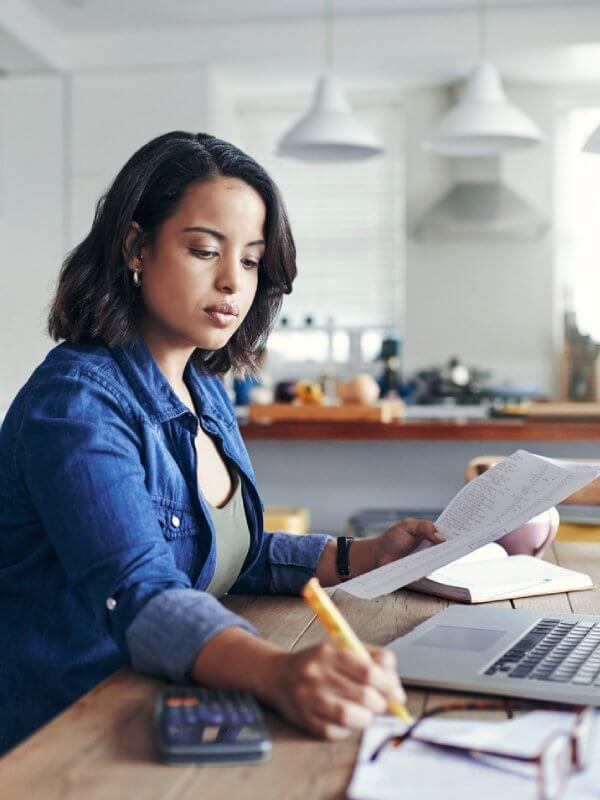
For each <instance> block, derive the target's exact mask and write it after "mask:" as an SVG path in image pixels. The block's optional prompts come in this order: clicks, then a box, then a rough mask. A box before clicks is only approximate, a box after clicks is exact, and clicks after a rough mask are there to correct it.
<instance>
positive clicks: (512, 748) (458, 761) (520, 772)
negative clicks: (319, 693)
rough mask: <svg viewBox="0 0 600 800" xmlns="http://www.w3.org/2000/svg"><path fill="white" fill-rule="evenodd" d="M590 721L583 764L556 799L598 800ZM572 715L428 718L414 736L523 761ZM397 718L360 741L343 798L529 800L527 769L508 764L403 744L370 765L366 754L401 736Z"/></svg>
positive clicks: (596, 752)
mask: <svg viewBox="0 0 600 800" xmlns="http://www.w3.org/2000/svg"><path fill="white" fill-rule="evenodd" d="M599 717H600V715H599V714H597V715H596V720H597V722H596V733H595V736H594V740H593V745H592V747H593V753H592V763H591V766H590V767H589V768H588V769H587V770H585V771H584V772H581V773H574V774H573V775H571V777H570V778H569V782H568V784H567V790H566V793H565V795H564V796H563V800H598V798H599V797H600V731H599V730H598V718H599ZM573 719H574V715H573V714H571V713H566V712H549V711H536V712H532V713H530V714H524V715H522V716H520V717H517V718H516V719H514V720H503V721H477V720H457V719H447V720H444V719H435V718H433V719H431V720H427V721H425V722H424V723H423V726H422V728H421V731H422V734H421V735H422V736H425V735H427V738H429V739H435V740H437V741H441V742H446V743H449V744H464V745H467V746H477V747H490V748H493V749H497V750H499V751H501V752H512V753H515V754H524V755H531V754H533V753H535V752H536V751H537V750H538V749H539V747H540V745H541V744H542V742H543V741H544V740H545V739H546V737H548V736H549V735H551V734H552V733H554V732H555V731H568V730H570V729H571V726H572V724H573ZM402 730H404V726H403V725H402V724H401V723H399V722H398V720H394V721H392V720H390V718H389V717H380V718H377V719H376V720H375V722H374V723H373V724H372V725H371V726H370V728H368V729H367V730H366V731H365V733H364V735H363V738H362V741H361V747H360V751H359V755H358V759H357V763H356V766H355V769H354V774H353V776H352V781H351V783H350V786H349V787H348V797H349V798H350V800H398V799H399V798H410V797H418V798H419V800H440V798H443V799H444V800H470V798H473V799H474V800H476V799H478V798H481V797H485V798H486V800H506V798H507V797H514V798H532V800H535V797H536V796H537V795H536V786H535V768H534V767H532V766H529V765H527V764H525V765H523V764H519V763H517V762H512V761H510V760H508V759H490V760H485V761H483V760H482V759H475V758H472V757H471V756H469V755H468V754H465V755H464V756H463V755H461V754H458V755H457V754H454V753H448V752H444V751H442V750H439V749H438V748H433V747H431V746H428V745H426V744H421V743H419V742H413V741H409V742H406V743H405V744H403V745H402V746H401V747H399V748H390V749H389V750H387V751H384V753H382V755H381V756H380V757H379V759H378V760H377V761H375V762H371V761H370V756H371V754H372V753H373V752H374V750H375V748H376V747H377V746H378V744H379V743H380V742H382V741H383V740H384V739H385V738H386V737H387V736H388V735H389V734H391V733H395V732H401V731H402Z"/></svg>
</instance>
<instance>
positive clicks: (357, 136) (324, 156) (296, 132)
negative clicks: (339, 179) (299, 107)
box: [277, 74, 383, 161]
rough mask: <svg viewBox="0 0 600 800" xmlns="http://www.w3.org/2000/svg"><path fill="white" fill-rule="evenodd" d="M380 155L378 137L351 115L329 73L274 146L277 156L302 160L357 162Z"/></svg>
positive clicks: (340, 91)
mask: <svg viewBox="0 0 600 800" xmlns="http://www.w3.org/2000/svg"><path fill="white" fill-rule="evenodd" d="M382 152H383V146H382V145H381V143H380V142H379V140H378V139H377V137H376V136H375V135H374V134H373V133H371V131H370V130H369V129H368V128H367V127H366V126H365V125H363V124H362V122H359V120H357V119H356V117H355V116H354V115H353V114H352V111H351V109H350V104H349V103H348V100H347V98H346V95H345V94H344V92H343V90H342V88H341V87H340V85H339V83H338V82H337V81H336V79H335V78H334V77H333V75H331V74H327V75H324V76H323V77H321V78H320V80H319V82H318V84H317V88H316V90H315V94H314V97H313V102H312V105H311V107H310V109H309V111H308V113H307V114H306V115H305V116H304V117H302V119H300V121H299V122H297V123H296V124H295V125H294V127H293V128H292V129H291V130H289V131H288V132H287V133H286V134H285V136H284V137H283V138H282V139H281V141H280V142H279V145H278V147H277V155H280V156H286V157H288V158H297V159H300V160H302V161H360V160H362V159H365V158H370V157H371V156H376V155H378V154H379V153H382Z"/></svg>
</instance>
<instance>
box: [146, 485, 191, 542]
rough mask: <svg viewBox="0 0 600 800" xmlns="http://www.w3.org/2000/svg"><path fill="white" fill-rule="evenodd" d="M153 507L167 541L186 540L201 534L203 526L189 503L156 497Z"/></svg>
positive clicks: (153, 499) (153, 500)
mask: <svg viewBox="0 0 600 800" xmlns="http://www.w3.org/2000/svg"><path fill="white" fill-rule="evenodd" d="M152 505H153V506H154V511H155V513H156V516H157V518H158V522H159V525H160V527H161V529H162V532H163V535H164V537H165V539H168V540H170V541H171V540H176V539H185V538H187V537H188V536H197V535H198V534H199V533H201V531H202V525H201V523H200V520H199V519H198V515H197V514H195V513H194V512H193V511H192V510H191V508H190V506H189V505H188V504H187V503H181V502H177V501H176V500H168V499H167V498H165V497H156V496H155V497H153V498H152Z"/></svg>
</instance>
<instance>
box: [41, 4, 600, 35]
mask: <svg viewBox="0 0 600 800" xmlns="http://www.w3.org/2000/svg"><path fill="white" fill-rule="evenodd" d="M27 2H28V3H29V5H30V6H32V7H33V8H34V9H35V11H36V12H37V13H39V14H41V15H42V16H43V17H44V18H45V19H46V20H47V21H48V22H50V23H51V24H52V25H54V26H56V28H58V29H59V30H61V31H64V32H68V33H83V34H86V33H98V32H101V31H103V32H109V31H123V30H124V29H129V30H132V29H138V30H139V29H140V28H145V29H149V28H161V29H162V28H164V27H165V26H166V27H178V26H186V25H197V26H202V25H223V24H228V25H236V24H241V23H244V22H257V21H263V22H264V21H270V22H275V21H283V20H287V21H292V20H299V19H303V20H306V19H314V18H315V17H321V16H322V14H323V10H324V0H219V2H218V3H214V2H207V1H206V0H205V1H204V2H203V1H202V0H27ZM597 2H598V0H587V2H586V0H487V8H488V9H489V10H490V11H491V12H493V10H494V9H507V8H519V9H522V10H524V9H530V10H532V11H538V13H539V11H541V10H542V9H543V8H544V7H545V8H547V7H548V6H562V7H573V8H574V7H577V6H582V5H588V6H589V5H593V4H594V3H596V4H597ZM477 7H478V0H335V1H334V13H335V17H336V18H339V19H342V18H348V17H354V18H356V17H365V16H367V15H369V16H373V15H375V16H376V15H387V14H390V13H401V14H432V13H433V14H434V13H437V12H449V11H465V10H466V9H476V8H477Z"/></svg>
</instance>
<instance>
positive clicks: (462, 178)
mask: <svg viewBox="0 0 600 800" xmlns="http://www.w3.org/2000/svg"><path fill="white" fill-rule="evenodd" d="M453 162H454V170H455V182H454V184H453V186H452V188H451V189H450V190H449V191H448V192H447V193H446V194H444V195H443V197H442V198H441V199H440V200H438V201H437V202H436V203H435V204H434V205H433V206H432V208H431V209H430V210H429V211H427V212H426V213H425V215H424V216H423V217H422V219H421V220H420V221H419V223H418V224H417V225H416V227H415V235H416V238H417V239H420V240H422V241H439V242H448V241H469V240H478V239H479V240H488V241H489V240H495V241H507V242H510V241H521V242H526V241H536V240H537V239H539V238H540V237H541V236H542V235H543V233H544V232H545V231H546V229H547V227H548V225H547V223H546V221H545V220H544V219H543V218H542V217H541V215H540V214H539V212H538V211H537V210H536V209H534V208H533V207H532V206H531V205H529V203H528V202H527V201H526V200H525V199H524V198H523V197H521V196H520V195H519V194H518V193H517V192H516V191H514V189H510V188H509V187H508V186H506V185H505V184H504V183H502V182H501V180H500V159H499V158H464V159H453Z"/></svg>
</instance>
